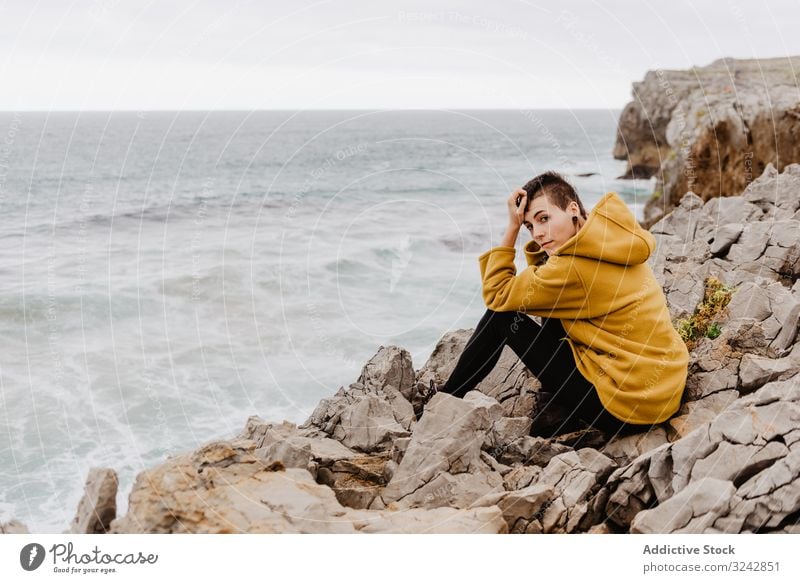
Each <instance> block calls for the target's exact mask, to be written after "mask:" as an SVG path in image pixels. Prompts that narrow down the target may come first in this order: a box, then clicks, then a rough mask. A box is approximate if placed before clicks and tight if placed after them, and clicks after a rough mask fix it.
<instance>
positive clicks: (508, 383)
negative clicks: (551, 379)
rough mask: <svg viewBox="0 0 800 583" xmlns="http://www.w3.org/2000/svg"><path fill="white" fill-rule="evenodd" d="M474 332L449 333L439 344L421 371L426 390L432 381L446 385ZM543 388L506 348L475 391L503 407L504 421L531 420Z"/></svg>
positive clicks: (419, 373)
mask: <svg viewBox="0 0 800 583" xmlns="http://www.w3.org/2000/svg"><path fill="white" fill-rule="evenodd" d="M473 333H474V329H459V330H454V331H451V332H448V333H446V334H445V335H444V336H443V337H442V338H441V339H440V340H439V342H438V343H437V344H436V347H435V348H434V350H433V352H432V353H431V356H430V358H429V359H428V361H427V362H426V363H425V365H424V366H423V367H422V368H421V369H420V370H419V371H418V373H417V378H418V380H419V382H421V383H424V384H425V385H426V386H427V384H428V381H429V379H433V380H434V382H436V383H438V384H443V383H444V382H445V381H446V380H447V379H448V378H449V377H450V373H451V372H452V371H453V368H455V365H456V362H457V361H458V357H459V356H460V355H461V353H462V352H463V350H464V347H465V346H466V343H467V341H468V340H469V338H470V337H471V336H472V334H473ZM540 388H541V383H540V382H539V380H538V379H537V378H536V377H535V376H534V375H533V374H532V373H531V372H530V371H529V370H528V369H527V368H526V367H525V365H524V364H523V363H522V361H521V360H520V359H519V357H518V356H517V355H516V353H515V352H514V351H513V350H512V349H511V348H509V347H508V346H506V347H504V348H503V351H502V352H501V353H500V359H499V360H498V362H497V364H496V365H495V367H494V369H492V371H491V372H490V373H489V374H488V375H487V376H486V378H485V379H483V380H482V381H481V382H480V383H478V385H476V386H475V390H476V391H480V392H481V393H483V394H485V395H488V396H490V397H493V398H495V399H496V400H497V401H498V402H499V403H500V405H501V406H502V407H503V416H504V417H526V418H529V419H530V418H531V414H532V412H533V406H534V399H533V393H534V392H536V391H538V390H539V389H540Z"/></svg>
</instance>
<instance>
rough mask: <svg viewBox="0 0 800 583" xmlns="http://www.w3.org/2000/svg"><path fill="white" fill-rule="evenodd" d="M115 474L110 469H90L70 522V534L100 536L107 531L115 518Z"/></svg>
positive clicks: (117, 485) (116, 481) (117, 481)
mask: <svg viewBox="0 0 800 583" xmlns="http://www.w3.org/2000/svg"><path fill="white" fill-rule="evenodd" d="M118 487H119V479H118V478H117V473H116V472H115V471H114V470H112V469H110V468H92V469H91V470H89V475H88V476H87V478H86V484H85V486H84V494H83V497H82V498H81V500H80V502H79V503H78V511H77V513H76V514H75V518H74V519H73V520H72V524H71V525H70V529H69V532H70V533H72V534H101V533H105V532H107V531H108V529H109V527H110V526H111V521H112V520H114V519H115V518H116V516H117V488H118Z"/></svg>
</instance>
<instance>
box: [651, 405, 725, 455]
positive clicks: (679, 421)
mask: <svg viewBox="0 0 800 583" xmlns="http://www.w3.org/2000/svg"><path fill="white" fill-rule="evenodd" d="M738 397H739V393H738V392H737V391H735V390H730V391H719V392H716V393H711V394H710V395H708V396H707V397H704V398H702V399H699V400H697V401H690V402H687V403H684V404H683V405H682V406H681V408H680V410H679V411H678V415H677V416H676V417H673V418H672V419H670V420H669V425H670V439H669V441H676V440H677V439H680V438H682V437H686V436H687V435H689V434H690V433H691V432H692V431H694V430H695V429H697V428H698V427H700V426H701V425H705V424H707V423H708V422H710V421H713V420H714V418H715V417H716V416H717V415H718V414H719V413H720V412H721V411H723V410H724V409H725V408H726V407H727V406H728V405H730V404H731V403H733V402H734V401H735V400H736V399H737V398H738ZM658 445H661V444H660V443H659V444H658ZM640 453H645V451H642V452H640Z"/></svg>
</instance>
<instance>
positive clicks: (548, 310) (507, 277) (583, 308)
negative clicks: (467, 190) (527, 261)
mask: <svg viewBox="0 0 800 583" xmlns="http://www.w3.org/2000/svg"><path fill="white" fill-rule="evenodd" d="M515 255H516V249H515V248H514V247H505V246H502V245H501V246H498V247H493V248H492V249H489V250H488V251H486V252H485V253H483V254H481V255H480V256H479V257H478V263H479V266H480V271H481V281H482V282H483V301H484V303H485V304H486V307H487V308H489V309H490V310H494V311H495V312H512V311H517V312H525V313H528V314H533V315H538V316H547V317H554V318H582V317H585V315H586V314H587V313H588V312H589V307H588V302H587V298H586V293H585V289H584V286H583V283H582V282H581V280H580V278H579V277H578V276H577V274H576V272H575V270H574V269H573V267H572V265H571V258H563V257H558V256H553V257H550V259H549V260H548V261H547V263H545V264H544V265H528V267H527V268H525V269H524V270H523V271H522V273H520V274H519V275H517V268H516V265H515V264H514V256H515Z"/></svg>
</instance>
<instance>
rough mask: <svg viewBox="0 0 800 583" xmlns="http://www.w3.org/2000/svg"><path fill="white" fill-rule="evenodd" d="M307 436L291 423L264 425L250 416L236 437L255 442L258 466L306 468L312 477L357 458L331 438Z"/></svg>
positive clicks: (352, 452)
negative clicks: (327, 468) (272, 465)
mask: <svg viewBox="0 0 800 583" xmlns="http://www.w3.org/2000/svg"><path fill="white" fill-rule="evenodd" d="M308 433H309V432H308V431H307V430H304V429H301V428H298V427H297V426H296V425H295V424H294V423H290V422H288V421H284V422H283V423H267V422H266V421H264V420H263V419H261V418H260V417H257V416H255V415H254V416H251V417H250V418H249V419H248V420H247V423H246V425H245V428H244V431H243V432H242V433H241V434H240V435H239V438H240V439H245V440H249V441H252V442H253V443H255V451H254V454H255V455H256V456H257V457H258V458H259V459H260V460H261V461H262V463H264V464H267V465H269V464H271V463H273V462H280V463H281V465H283V466H284V467H287V468H303V469H307V470H309V471H310V472H311V475H313V476H315V477H316V475H317V471H318V469H319V468H326V467H330V466H332V465H333V464H334V463H336V462H337V461H339V460H348V459H353V458H356V457H358V456H359V453H358V452H355V451H353V450H351V449H349V448H347V447H345V446H344V445H342V443H341V442H339V441H336V440H335V439H330V438H328V437H320V436H318V437H308V436H307V435H308ZM323 435H324V434H323Z"/></svg>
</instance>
